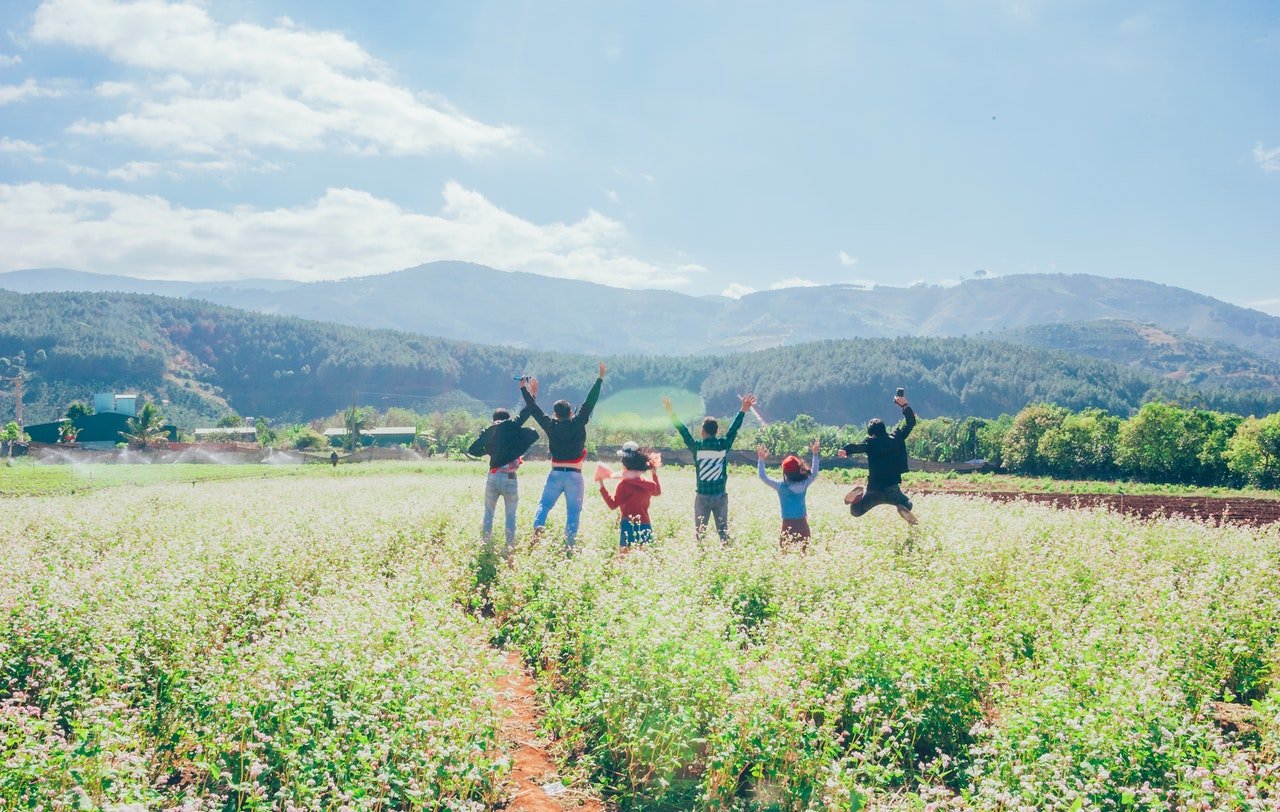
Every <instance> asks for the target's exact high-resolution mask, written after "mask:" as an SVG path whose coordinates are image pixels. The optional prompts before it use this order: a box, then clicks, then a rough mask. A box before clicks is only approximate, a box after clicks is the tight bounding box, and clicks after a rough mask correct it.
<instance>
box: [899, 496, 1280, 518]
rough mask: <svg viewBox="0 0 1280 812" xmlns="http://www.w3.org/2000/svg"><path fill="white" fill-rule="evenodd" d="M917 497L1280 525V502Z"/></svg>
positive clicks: (1187, 498) (1177, 498)
mask: <svg viewBox="0 0 1280 812" xmlns="http://www.w3.org/2000/svg"><path fill="white" fill-rule="evenodd" d="M908 490H909V491H915V492H917V493H951V494H955V495H958V496H980V497H982V498H984V499H990V500H992V501H994V502H1014V501H1018V502H1034V503H1036V504H1042V505H1052V506H1053V507H1056V508H1060V509H1074V508H1096V507H1101V508H1106V509H1107V510H1112V511H1115V512H1116V513H1123V514H1125V515H1127V516H1139V517H1141V518H1144V519H1150V518H1158V517H1167V516H1179V517H1184V518H1189V519H1199V520H1201V521H1209V522H1214V523H1217V524H1243V525H1251V526H1254V527H1261V526H1263V525H1267V524H1271V523H1273V522H1278V521H1280V500H1276V499H1249V498H1246V497H1214V496H1169V495H1145V494H1144V495H1131V494H1114V493H1031V492H1027V491H982V490H965V491H961V490H953V489H948V488H918V487H917V488H910V487H909V488H908Z"/></svg>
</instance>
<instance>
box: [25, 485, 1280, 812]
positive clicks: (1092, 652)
mask: <svg viewBox="0 0 1280 812" xmlns="http://www.w3.org/2000/svg"><path fill="white" fill-rule="evenodd" d="M544 471H545V466H541V467H540V466H529V468H528V469H527V471H526V473H524V474H522V483H521V487H522V502H521V527H522V533H523V532H524V530H523V528H527V525H528V523H529V519H530V517H531V515H532V509H533V507H534V503H535V501H536V498H537V495H538V491H539V489H540V487H541V481H542V476H541V474H542V473H543V472H544ZM330 474H331V472H328V471H324V470H315V471H308V472H306V473H305V474H301V475H299V476H295V477H288V478H272V479H265V480H264V479H233V480H226V481H209V482H201V483H198V484H196V485H192V484H191V483H182V484H165V483H158V484H153V485H147V486H132V487H117V488H105V489H101V490H96V491H93V492H91V493H80V494H76V495H67V496H51V497H24V498H20V499H10V500H6V501H4V502H0V504H2V505H3V506H4V507H5V508H6V510H5V513H4V518H3V519H0V527H2V528H3V536H4V538H5V540H6V541H5V543H6V555H5V556H3V557H2V558H0V606H2V607H3V611H4V618H3V622H2V625H0V668H3V679H4V684H3V685H2V686H0V808H10V807H12V808H36V807H41V808H44V809H56V808H67V809H72V808H74V809H90V808H107V807H112V806H116V807H119V806H122V805H129V804H135V805H140V806H135V807H134V808H154V809H166V808H177V807H184V808H187V809H228V810H231V809H274V808H281V809H283V808H302V809H311V808H321V809H338V808H342V807H346V808H349V809H399V808H425V809H438V808H445V809H468V808H470V809H483V808H491V807H500V806H501V805H502V804H504V803H506V802H507V801H508V800H509V788H508V786H507V785H506V783H505V776H506V773H507V771H508V770H509V759H508V753H507V749H508V746H507V743H504V742H503V741H501V740H500V737H499V735H498V732H497V731H498V728H499V721H500V717H501V713H502V711H501V708H500V704H499V702H498V701H497V698H496V696H495V688H494V686H495V683H496V681H497V676H498V674H499V673H500V671H501V661H500V658H499V655H498V653H497V651H496V647H499V646H502V647H507V648H509V649H512V650H515V651H518V652H519V653H520V654H521V655H522V657H523V658H524V660H525V662H526V663H527V664H528V665H529V666H530V667H531V669H532V671H533V673H534V676H535V678H536V680H537V684H538V691H539V697H540V699H541V702H542V707H543V709H544V711H545V717H544V724H545V727H546V729H547V731H548V732H549V733H552V734H554V736H555V737H556V738H557V739H558V740H559V741H558V744H557V748H556V750H555V752H556V754H557V755H558V756H559V758H560V760H561V765H562V776H563V780H564V781H565V783H568V784H574V785H575V789H576V788H582V787H586V786H587V785H588V784H590V785H592V786H594V787H595V788H596V790H597V791H598V792H599V793H600V794H601V795H602V796H603V797H604V798H605V799H606V800H607V801H608V802H609V803H610V804H612V805H614V806H616V807H618V808H622V809H693V808H698V809H754V810H768V809H777V810H800V809H845V810H847V809H904V810H907V809H920V810H923V809H991V810H1006V809H1027V810H1036V809H1060V810H1093V809H1105V810H1124V809H1143V810H1156V809H1161V810H1163V809H1180V808H1181V809H1275V808H1277V806H1278V805H1280V689H1277V690H1274V691H1273V690H1271V685H1272V680H1273V678H1274V677H1275V676H1276V674H1277V668H1278V666H1280V645H1278V639H1280V577H1278V576H1280V530H1278V529H1277V528H1276V527H1270V528H1262V529H1258V528H1233V527H1224V528H1214V527H1209V526H1206V525H1202V524H1197V523H1193V522H1189V521H1155V522H1140V521H1137V520H1133V519H1126V518H1123V517H1118V516H1114V515H1111V514H1106V513H1101V512H1093V511H1074V512H1073V511H1054V510H1051V509H1048V508H1042V507H1036V506H1031V505H1023V504H1000V505H996V504H991V503H988V502H984V501H979V500H972V499H969V498H965V497H962V496H951V495H926V496H921V497H920V498H919V499H918V500H917V514H918V515H919V516H920V518H921V524H920V525H919V526H918V527H916V528H914V529H912V530H909V529H908V527H907V526H906V525H905V524H904V523H903V522H902V521H901V520H900V519H899V518H898V516H897V515H896V513H894V512H893V511H891V510H889V509H887V508H883V509H880V510H876V511H872V513H871V514H870V515H868V516H867V517H865V518H863V519H861V520H854V519H852V518H851V517H849V515H848V514H847V512H845V510H844V508H843V505H841V504H840V495H841V493H842V491H843V487H842V486H838V485H836V484H835V483H832V482H829V481H824V480H822V479H819V481H818V483H816V484H815V485H814V486H813V488H812V489H811V491H810V495H809V504H810V522H811V524H812V526H813V530H814V537H813V541H812V542H811V544H810V545H809V549H808V550H807V551H806V552H805V553H803V554H800V553H787V554H784V553H781V552H780V551H779V550H778V545H777V528H778V524H779V521H778V508H777V502H776V497H775V496H774V494H773V493H772V491H769V490H767V489H765V488H764V486H763V485H761V484H760V483H759V482H758V481H756V480H755V479H754V476H751V477H748V476H747V475H745V474H743V473H738V472H735V473H734V475H733V477H732V481H731V482H730V488H729V490H730V505H731V507H730V514H731V527H732V529H733V530H734V532H735V541H734V543H733V544H732V545H730V546H728V547H726V548H722V547H721V546H720V545H719V543H718V541H717V542H714V543H713V542H707V543H705V544H702V545H699V544H698V543H697V542H695V541H694V539H693V538H692V533H691V527H690V523H691V516H690V514H691V512H692V511H691V507H692V490H693V487H692V477H691V476H690V474H689V473H688V472H684V471H673V470H669V471H664V473H663V485H664V494H663V495H662V496H661V497H659V498H657V499H655V501H654V509H653V512H652V515H653V521H654V529H655V533H656V535H657V538H658V542H657V543H656V544H655V545H654V546H653V548H652V549H648V550H643V551H640V552H637V553H633V554H631V555H628V556H619V555H617V554H616V529H615V526H614V525H613V524H612V517H611V516H610V515H609V513H608V512H607V511H606V510H605V508H604V506H603V504H602V503H601V502H600V500H599V498H598V497H597V496H595V494H594V493H592V492H590V491H589V492H588V494H587V509H586V511H585V514H584V521H583V530H582V533H581V535H580V537H579V549H578V552H577V554H576V555H575V556H574V557H572V558H569V559H565V558H564V556H563V555H562V554H561V553H560V552H559V550H558V549H557V548H558V545H557V544H544V546H543V547H542V548H539V549H529V548H528V546H527V542H522V545H521V548H520V550H519V552H518V553H517V555H516V557H515V560H514V561H513V564H512V566H511V567H506V566H503V565H501V564H498V565H497V566H494V565H493V563H494V562H492V561H491V560H490V559H489V558H487V557H486V556H485V555H483V553H482V551H481V550H480V549H479V544H478V541H477V539H476V535H477V531H478V525H479V518H480V495H481V493H482V491H483V475H482V473H481V471H480V469H479V468H478V467H473V466H463V465H458V466H454V467H449V466H441V467H438V468H432V469H425V470H424V469H417V470H413V471H409V470H407V469H406V470H403V471H398V470H396V469H395V468H394V467H387V466H383V467H379V468H376V469H370V470H369V472H368V474H367V475H357V474H354V473H353V472H352V470H348V471H345V472H343V474H342V475H330ZM908 490H910V489H909V488H908ZM562 515H563V513H562V509H561V508H558V509H557V511H556V512H554V513H553V514H552V516H553V522H554V521H555V520H557V519H559V518H560V517H561V516H562ZM555 529H556V528H555V527H552V528H549V530H555ZM555 536H556V534H555V533H554V532H552V533H549V534H548V539H549V540H554V538H555ZM482 609H483V610H486V611H481V610H482ZM1227 711H1230V712H1231V713H1233V714H1235V716H1233V718H1235V720H1236V721H1227V720H1226V719H1225V718H1224V717H1225V716H1227V715H1230V714H1228V713H1227Z"/></svg>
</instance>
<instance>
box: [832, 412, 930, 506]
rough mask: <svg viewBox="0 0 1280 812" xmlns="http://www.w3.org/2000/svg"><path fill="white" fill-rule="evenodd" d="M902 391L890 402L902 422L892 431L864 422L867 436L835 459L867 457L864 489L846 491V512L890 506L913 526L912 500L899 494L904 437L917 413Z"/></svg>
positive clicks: (879, 423) (904, 468)
mask: <svg viewBox="0 0 1280 812" xmlns="http://www.w3.org/2000/svg"><path fill="white" fill-rule="evenodd" d="M904 395H905V393H904V392H903V390H902V389H899V390H898V393H897V396H896V397H894V399H893V402H894V403H896V404H898V405H899V406H900V407H902V416H903V418H905V423H904V424H903V425H902V426H901V427H899V428H896V429H894V430H893V431H892V432H890V431H888V430H887V429H886V428H885V427H884V421H882V420H880V418H878V417H877V418H875V419H873V420H871V421H870V422H868V423H867V437H866V439H865V440H863V441H862V442H860V443H850V444H848V445H846V446H845V447H844V448H842V449H840V451H839V452H837V455H838V456H841V457H847V456H849V455H850V454H866V455H867V486H866V487H865V488H863V487H862V486H861V485H859V486H858V487H856V488H854V489H853V490H851V491H849V493H847V494H846V495H845V497H844V502H845V504H846V505H848V506H849V512H850V513H852V514H853V515H854V516H861V515H862V514H864V513H866V512H867V511H868V510H871V508H873V507H875V506H876V505H893V506H894V507H896V508H897V509H898V515H899V516H901V517H902V518H903V519H904V520H906V522H907V524H915V523H916V522H917V521H918V519H916V517H915V514H914V513H912V512H911V500H910V499H908V498H907V495H906V494H904V493H903V492H902V488H901V487H900V486H901V485H902V475H903V474H905V473H906V472H907V442H906V441H907V435H908V434H910V433H911V429H913V428H915V425H916V413H915V411H913V410H912V408H911V405H910V404H909V403H907V399H906V397H905V396H904Z"/></svg>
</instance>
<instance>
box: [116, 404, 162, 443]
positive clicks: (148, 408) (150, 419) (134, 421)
mask: <svg viewBox="0 0 1280 812" xmlns="http://www.w3.org/2000/svg"><path fill="white" fill-rule="evenodd" d="M125 425H126V427H127V429H128V430H127V431H122V432H120V436H121V437H123V438H124V439H125V442H127V443H129V445H131V446H133V447H135V448H149V447H151V446H153V445H159V444H160V443H162V442H164V441H165V440H166V439H167V438H166V432H165V430H164V416H163V415H162V414H160V409H159V408H158V407H157V406H156V405H155V404H154V403H146V404H143V406H142V411H141V412H138V416H137V417H131V418H129V419H128V421H127V422H126V424H125Z"/></svg>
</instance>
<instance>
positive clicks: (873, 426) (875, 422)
mask: <svg viewBox="0 0 1280 812" xmlns="http://www.w3.org/2000/svg"><path fill="white" fill-rule="evenodd" d="M888 433H889V430H888V429H886V428H885V427H884V421H883V420H881V419H880V418H878V417H873V418H871V419H870V420H868V421H867V434H870V435H871V436H872V437H883V436H885V435H886V434H888Z"/></svg>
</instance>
